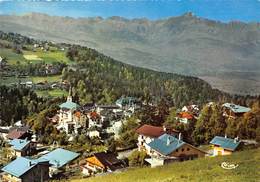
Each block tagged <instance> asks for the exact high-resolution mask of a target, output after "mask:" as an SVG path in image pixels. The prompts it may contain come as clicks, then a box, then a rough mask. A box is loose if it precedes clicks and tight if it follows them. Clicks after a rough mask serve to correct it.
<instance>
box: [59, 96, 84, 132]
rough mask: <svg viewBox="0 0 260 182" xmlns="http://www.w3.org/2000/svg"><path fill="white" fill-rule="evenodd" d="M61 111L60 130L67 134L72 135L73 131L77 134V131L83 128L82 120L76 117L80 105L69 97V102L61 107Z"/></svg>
mask: <svg viewBox="0 0 260 182" xmlns="http://www.w3.org/2000/svg"><path fill="white" fill-rule="evenodd" d="M59 107H60V111H59V121H58V127H57V128H59V129H63V130H64V131H65V132H66V133H67V134H71V133H72V132H73V131H74V132H75V133H77V129H78V128H80V127H81V123H80V122H79V121H80V119H77V117H75V116H74V114H75V113H76V111H77V109H78V108H79V105H78V104H77V103H74V102H73V101H72V97H71V96H68V98H67V101H66V102H65V103H63V104H61V105H60V106H59Z"/></svg>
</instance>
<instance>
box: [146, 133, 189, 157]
mask: <svg viewBox="0 0 260 182" xmlns="http://www.w3.org/2000/svg"><path fill="white" fill-rule="evenodd" d="M168 141H169V144H168V143H167V142H168ZM167 144H168V145H167ZM184 144H186V143H185V142H184V141H182V140H179V139H177V138H175V137H173V136H171V135H168V134H164V135H162V136H160V137H159V138H156V139H154V140H153V141H152V142H150V143H148V146H149V147H151V148H152V149H153V150H155V151H157V152H159V153H160V154H163V155H165V156H167V155H169V154H171V153H172V152H174V151H175V150H176V149H178V148H180V147H181V146H182V145H184Z"/></svg>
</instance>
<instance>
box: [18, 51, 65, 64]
mask: <svg viewBox="0 0 260 182" xmlns="http://www.w3.org/2000/svg"><path fill="white" fill-rule="evenodd" d="M23 54H24V55H29V56H34V57H36V58H40V59H41V60H33V61H34V62H32V63H37V61H44V62H45V63H53V62H64V63H67V64H70V60H69V59H68V58H67V57H66V54H65V52H64V51H59V50H53V51H47V52H45V51H42V50H39V49H37V50H36V51H35V52H33V51H23Z"/></svg>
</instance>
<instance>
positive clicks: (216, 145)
mask: <svg viewBox="0 0 260 182" xmlns="http://www.w3.org/2000/svg"><path fill="white" fill-rule="evenodd" d="M210 144H211V145H213V156H217V155H230V154H232V153H233V152H234V151H236V150H238V149H239V147H240V146H241V141H239V140H238V138H235V139H231V138H227V137H226V136H225V137H221V136H215V137H214V138H213V139H212V140H211V141H210Z"/></svg>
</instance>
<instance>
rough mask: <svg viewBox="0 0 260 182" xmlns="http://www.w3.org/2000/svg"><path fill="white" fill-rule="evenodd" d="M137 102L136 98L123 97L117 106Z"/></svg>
mask: <svg viewBox="0 0 260 182" xmlns="http://www.w3.org/2000/svg"><path fill="white" fill-rule="evenodd" d="M135 102H137V99H136V98H135V97H122V98H120V99H118V100H117V101H116V104H117V105H128V104H133V103H135Z"/></svg>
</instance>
